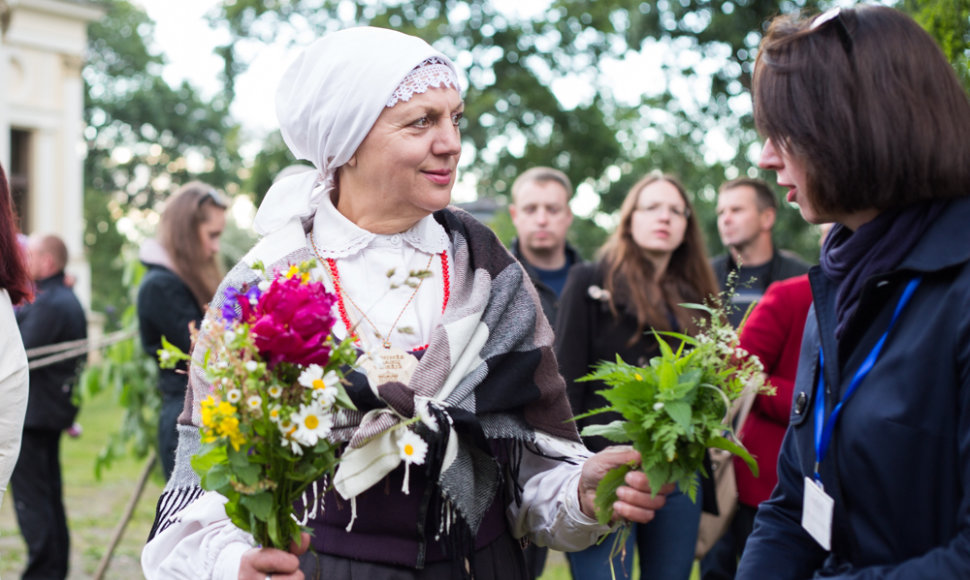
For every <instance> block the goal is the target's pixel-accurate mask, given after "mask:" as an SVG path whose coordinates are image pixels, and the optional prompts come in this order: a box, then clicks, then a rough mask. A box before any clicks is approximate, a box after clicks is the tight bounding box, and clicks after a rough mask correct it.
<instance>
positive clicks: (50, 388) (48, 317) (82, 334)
mask: <svg viewBox="0 0 970 580" xmlns="http://www.w3.org/2000/svg"><path fill="white" fill-rule="evenodd" d="M16 316H17V326H19V327H20V336H21V337H22V338H23V341H24V348H25V349H27V350H30V349H32V348H36V347H39V346H48V345H52V344H60V343H64V342H69V341H72V340H78V339H82V338H87V336H88V324H87V319H86V317H85V315H84V308H82V307H81V303H80V302H78V299H77V296H75V295H74V292H73V291H72V290H71V289H70V288H68V287H67V286H65V285H64V273H63V272H60V273H58V274H55V275H53V276H51V277H50V278H45V279H43V280H40V281H38V282H37V296H36V298H35V300H34V301H33V302H32V303H30V304H26V305H24V306H22V307H20V308H19V309H18V310H17V313H16ZM44 356H50V355H41V356H40V357H33V360H37V359H38V358H43V357H44ZM84 359H85V356H84V355H81V356H77V357H74V358H70V359H67V360H64V361H60V362H57V363H54V364H51V365H44V366H42V367H38V368H35V369H33V370H31V371H30V394H29V395H28V398H27V415H26V417H25V419H24V428H25V429H50V430H54V431H61V430H63V429H67V428H68V427H70V426H71V424H72V423H74V418H75V417H76V416H77V412H78V408H77V406H76V405H75V404H74V401H73V394H74V385H75V383H76V382H77V377H78V373H79V371H80V367H81V365H82V364H83V362H84Z"/></svg>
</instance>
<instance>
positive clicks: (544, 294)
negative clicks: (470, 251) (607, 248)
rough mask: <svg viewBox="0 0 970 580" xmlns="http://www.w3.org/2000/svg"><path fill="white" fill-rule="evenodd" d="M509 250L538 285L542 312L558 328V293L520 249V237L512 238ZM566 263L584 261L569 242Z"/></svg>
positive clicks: (537, 289)
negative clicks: (543, 279) (544, 281)
mask: <svg viewBox="0 0 970 580" xmlns="http://www.w3.org/2000/svg"><path fill="white" fill-rule="evenodd" d="M509 252H511V253H512V255H513V256H515V259H516V260H518V261H519V263H520V264H522V267H523V268H525V271H526V273H527V274H528V275H529V279H530V280H532V284H533V285H534V286H535V287H536V292H538V293H539V302H541V303H542V312H543V313H544V314H545V315H546V318H547V319H548V320H549V324H552V325H553V328H556V326H555V324H556V315H557V312H558V310H559V296H557V295H556V292H555V290H553V289H552V288H550V287H549V286H547V285H546V284H545V283H543V281H542V279H541V278H539V273H538V272H537V271H536V269H535V267H534V266H533V265H532V264H530V263H529V262H528V261H527V260H526V259H525V257H523V256H522V251H521V250H520V249H519V240H518V238H516V239H514V240H512V244H511V246H510V247H509ZM566 263H567V264H572V266H576V265H577V264H582V263H583V258H582V257H581V256H580V255H579V252H577V251H576V248H574V247H572V246H571V245H569V244H568V243H567V244H566Z"/></svg>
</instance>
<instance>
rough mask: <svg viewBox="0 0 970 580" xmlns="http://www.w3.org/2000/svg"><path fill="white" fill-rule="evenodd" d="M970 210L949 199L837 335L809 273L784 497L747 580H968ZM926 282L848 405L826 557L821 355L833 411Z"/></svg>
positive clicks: (776, 501)
mask: <svg viewBox="0 0 970 580" xmlns="http://www.w3.org/2000/svg"><path fill="white" fill-rule="evenodd" d="M968 223H970V198H963V199H960V200H956V201H953V202H951V203H950V204H949V206H948V207H947V208H946V210H945V212H944V213H943V214H942V215H941V217H940V218H939V219H937V220H936V221H935V222H934V224H933V225H932V226H931V227H930V228H929V229H927V230H926V233H925V234H923V237H922V238H921V239H920V241H919V242H918V243H917V244H916V246H915V247H914V248H913V249H912V250H911V251H910V253H909V255H908V256H907V257H906V258H905V259H904V260H903V262H902V264H900V266H899V267H898V268H896V269H895V270H894V271H892V272H888V273H885V274H880V275H876V276H873V277H871V278H869V279H868V280H866V281H865V285H864V286H863V288H862V292H861V294H860V297H859V306H858V309H857V311H856V313H855V314H854V315H853V316H852V318H851V319H850V320H849V323H848V325H847V326H846V330H845V332H844V333H843V335H842V339H841V341H840V340H837V339H836V337H835V326H836V314H835V300H836V294H837V292H838V286H837V285H836V284H835V283H833V282H832V281H831V280H829V279H828V278H827V277H826V276H825V275H824V274H823V273H822V272H821V270H820V269H817V268H816V269H813V270H812V272H811V273H810V274H809V277H810V279H811V282H812V293H813V295H814V298H815V305H814V306H813V308H812V310H811V311H810V312H809V315H808V320H807V322H806V325H805V335H804V338H803V339H802V349H801V358H800V359H799V363H798V375H797V377H796V380H795V391H794V404H793V405H792V412H791V417H790V426H789V428H788V433H787V434H786V436H785V440H784V443H783V444H782V448H781V455H780V457H779V459H778V485H777V486H776V487H775V490H774V492H773V493H772V496H771V499H769V500H768V501H766V502H764V503H762V504H761V507H760V509H759V510H758V516H757V519H756V520H755V527H754V532H753V533H752V535H751V536H750V537H749V538H748V541H747V544H746V546H745V551H744V555H743V557H742V559H741V564H740V567H739V569H738V575H737V577H738V578H739V579H742V578H743V579H761V578H772V579H779V580H783V579H787V578H791V579H796V578H812V577H815V576H814V575H815V574H816V572H817V571H820V570H821V571H823V572H822V574H821V575H822V576H824V577H826V578H828V577H837V578H841V579H850V578H851V579H859V580H862V579H872V580H875V579H880V580H885V579H904V578H905V579H915V578H926V579H937V578H970V487H968V486H970V241H968V240H970V238H968V234H967V224H968ZM915 276H922V282H921V283H920V285H919V287H918V288H917V289H916V291H915V293H914V294H913V296H912V299H911V300H910V302H909V303H908V304H907V305H906V306H905V308H904V309H903V310H902V311H901V312H900V314H899V318H898V320H897V321H896V324H895V326H893V328H892V332H891V333H890V334H889V335H888V337H887V339H886V342H885V344H884V347H883V349H882V351H881V354H880V356H879V358H878V360H877V361H876V362H875V364H874V365H873V367H872V370H871V371H870V372H869V374H868V375H867V376H866V377H865V378H864V379H863V380H862V382H861V383H859V386H858V387H857V388H856V390H855V391H854V392H853V394H852V395H851V398H849V399H848V400H847V401H846V402H845V404H844V405H843V407H842V411H841V415H840V416H839V418H838V422H837V423H836V425H835V429H834V431H833V434H832V439H831V444H830V448H829V452H828V455H827V456H826V458H825V460H824V461H823V462H822V463H821V466H820V471H819V473H820V475H821V478H822V483H823V484H824V485H825V491H826V492H827V493H828V494H829V495H830V496H832V497H833V498H834V500H835V501H834V513H833V520H834V521H833V523H832V550H833V552H832V553H827V552H826V551H825V550H824V549H822V548H821V546H819V544H817V543H816V542H815V541H814V540H813V539H812V538H811V537H810V536H809V535H808V534H807V533H806V532H805V530H804V529H802V527H801V525H800V522H801V515H802V499H803V494H804V488H805V483H804V480H805V477H806V476H810V475H811V474H812V473H813V471H814V463H815V412H814V408H815V397H816V396H817V392H816V391H817V388H816V386H817V381H818V373H819V360H818V353H819V348H820V347H821V349H822V351H823V352H824V355H825V365H824V373H825V378H826V388H827V389H831V390H832V394H831V395H829V396H826V397H825V403H826V413H830V412H831V410H832V407H833V405H834V403H835V402H836V401H838V400H839V399H841V398H842V396H843V393H845V392H846V389H847V388H848V385H849V383H850V381H851V379H852V377H853V375H854V374H855V372H856V370H857V369H858V368H859V367H860V365H861V363H862V361H863V359H864V358H865V357H866V355H867V354H868V353H869V352H870V351H871V350H872V348H873V345H874V344H875V343H876V341H877V340H878V339H879V338H880V337H881V336H882V334H883V333H884V332H885V331H886V329H887V327H888V326H889V321H890V319H891V317H892V315H893V312H894V311H895V308H896V305H897V303H898V301H899V299H900V295H901V294H902V292H903V288H904V287H905V286H906V284H907V283H908V282H909V281H910V280H911V279H912V278H914V277H915Z"/></svg>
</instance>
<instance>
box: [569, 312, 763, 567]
mask: <svg viewBox="0 0 970 580" xmlns="http://www.w3.org/2000/svg"><path fill="white" fill-rule="evenodd" d="M724 301H726V299H725V298H724V296H721V297H718V298H714V299H712V301H711V303H710V305H704V304H684V306H685V307H687V308H693V309H698V310H701V311H703V312H705V313H707V315H708V316H707V317H704V318H701V319H700V320H698V326H699V328H700V331H699V333H698V334H697V335H696V336H687V335H684V334H680V333H676V332H657V331H653V332H654V336H655V337H656V339H657V342H658V343H659V345H660V355H658V356H655V357H654V358H653V359H651V360H650V363H649V366H646V367H637V366H633V365H631V364H627V363H626V362H624V361H623V360H622V359H621V358H620V357H619V356H618V357H617V359H616V362H602V363H599V364H597V365H596V366H595V367H594V370H593V372H592V373H590V374H588V375H586V376H585V377H583V378H581V379H579V380H580V381H602V382H603V383H605V384H606V385H607V387H608V388H606V389H603V390H600V391H597V392H598V393H599V394H600V395H602V396H603V397H604V398H605V399H606V400H607V402H608V403H609V405H607V406H605V407H602V408H600V409H595V410H593V411H590V412H588V413H584V414H582V415H579V416H577V417H576V419H580V418H584V417H589V416H593V415H597V414H600V413H605V412H610V411H612V412H618V413H620V414H621V415H622V416H623V419H618V420H616V421H613V422H611V423H608V424H605V425H588V426H587V427H585V428H584V429H583V432H582V434H583V435H584V436H592V435H599V436H602V437H605V438H607V439H609V440H610V441H612V442H615V443H628V444H631V445H633V447H634V449H636V450H637V451H639V452H640V456H641V458H642V461H641V463H640V466H639V469H642V470H643V472H644V473H646V474H647V477H648V478H649V479H650V483H651V486H652V487H653V489H654V490H657V489H659V488H660V487H661V486H662V485H663V484H665V483H668V482H675V483H677V485H678V486H679V487H680V490H681V491H682V492H684V493H686V494H688V495H689V496H690V498H691V500H693V501H696V497H697V486H698V478H697V474H698V472H700V473H702V474H703V475H705V476H706V475H708V474H707V473H705V470H704V467H703V462H704V456H705V454H706V453H707V449H708V448H709V447H716V448H720V449H725V450H727V451H730V452H731V453H733V454H735V455H738V456H740V457H741V458H742V459H744V461H745V462H746V463H747V465H748V467H749V468H750V469H751V471H752V473H754V474H755V475H756V476H757V474H758V464H757V463H755V460H754V458H753V457H751V454H750V453H748V451H747V450H746V449H745V448H744V447H743V446H742V445H741V444H740V443H738V442H737V440H736V439H735V438H734V432H733V428H732V425H731V424H730V420H729V419H728V417H729V415H728V410H729V409H731V408H732V405H734V404H735V402H736V401H738V400H739V399H740V398H741V397H742V396H743V395H745V394H746V393H751V392H756V393H765V394H774V389H773V388H772V387H769V386H767V385H766V384H765V382H764V367H763V366H762V364H761V361H759V360H758V358H757V357H755V356H751V355H749V354H748V353H747V352H746V351H744V350H743V349H742V348H740V347H739V346H738V333H737V331H735V329H734V328H733V327H732V326H731V324H730V323H729V322H728V320H727V317H726V316H725V315H724V308H723V307H722V304H723V302H724ZM745 319H747V316H745ZM742 325H743V322H742ZM663 337H669V338H671V339H675V340H677V341H680V345H679V346H678V347H677V349H676V350H674V348H673V347H671V345H670V343H668V342H667V341H665V340H664V338H663ZM637 468H638V467H637V466H636V465H622V466H620V467H617V468H615V469H613V470H612V471H610V472H609V473H607V475H606V476H605V477H604V478H603V480H602V481H601V482H600V484H599V487H598V488H597V490H596V509H597V518H598V519H599V521H600V523H603V524H606V523H608V522H609V521H610V520H611V519H612V516H613V507H612V506H613V502H615V501H616V490H617V488H618V487H619V486H620V485H622V484H623V478H624V476H625V475H626V474H627V472H629V471H630V470H632V469H637ZM654 493H656V491H655V492H654ZM621 532H625V533H621V534H618V537H617V538H616V539H617V540H619V541H618V543H616V544H614V548H615V549H617V547H618V546H622V545H623V540H625V538H626V534H628V533H629V526H624V528H623V529H622V530H621Z"/></svg>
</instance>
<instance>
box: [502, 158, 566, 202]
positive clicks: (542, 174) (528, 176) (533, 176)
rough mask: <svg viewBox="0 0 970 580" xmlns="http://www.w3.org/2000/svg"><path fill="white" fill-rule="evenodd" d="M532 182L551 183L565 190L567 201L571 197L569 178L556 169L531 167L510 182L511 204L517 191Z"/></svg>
mask: <svg viewBox="0 0 970 580" xmlns="http://www.w3.org/2000/svg"><path fill="white" fill-rule="evenodd" d="M533 181H535V182H538V183H547V182H549V181H553V182H555V183H558V184H559V185H561V186H563V187H564V188H565V189H566V199H567V200H569V198H571V197H572V196H573V184H572V182H571V181H569V177H568V176H567V175H566V174H565V173H563V172H562V171H559V170H558V169H553V168H552V167H533V168H531V169H527V170H525V171H524V172H522V174H521V175H519V176H518V177H516V178H515V181H513V182H512V203H515V198H516V197H518V195H519V191H521V190H522V188H523V187H525V185H526V184H527V183H532V182H533Z"/></svg>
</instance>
